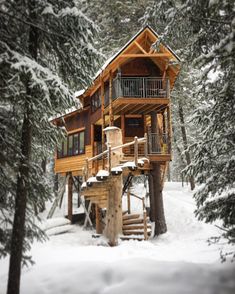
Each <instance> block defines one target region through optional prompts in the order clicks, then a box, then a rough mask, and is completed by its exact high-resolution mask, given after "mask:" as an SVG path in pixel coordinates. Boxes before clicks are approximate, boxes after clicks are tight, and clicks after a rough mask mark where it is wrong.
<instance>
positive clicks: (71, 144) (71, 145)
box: [68, 135, 73, 155]
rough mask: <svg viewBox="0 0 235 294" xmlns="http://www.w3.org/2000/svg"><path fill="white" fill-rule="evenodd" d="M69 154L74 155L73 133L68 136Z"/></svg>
mask: <svg viewBox="0 0 235 294" xmlns="http://www.w3.org/2000/svg"><path fill="white" fill-rule="evenodd" d="M68 155H73V135H71V136H69V137H68Z"/></svg>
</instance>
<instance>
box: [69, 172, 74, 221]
mask: <svg viewBox="0 0 235 294" xmlns="http://www.w3.org/2000/svg"><path fill="white" fill-rule="evenodd" d="M72 218H73V178H72V175H71V174H70V175H69V179H68V219H69V220H70V221H71V222H72Z"/></svg>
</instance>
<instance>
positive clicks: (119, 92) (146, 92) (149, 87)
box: [112, 77, 170, 99]
mask: <svg viewBox="0 0 235 294" xmlns="http://www.w3.org/2000/svg"><path fill="white" fill-rule="evenodd" d="M169 89H170V87H169V79H162V78H153V77H151V78H144V77H138V78H129V77H117V78H116V79H114V80H113V95H112V96H113V99H116V98H118V97H133V98H166V97H169Z"/></svg>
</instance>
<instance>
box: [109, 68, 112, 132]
mask: <svg viewBox="0 0 235 294" xmlns="http://www.w3.org/2000/svg"><path fill="white" fill-rule="evenodd" d="M112 95H113V75H112V72H110V73H109V125H110V126H113V96H112Z"/></svg>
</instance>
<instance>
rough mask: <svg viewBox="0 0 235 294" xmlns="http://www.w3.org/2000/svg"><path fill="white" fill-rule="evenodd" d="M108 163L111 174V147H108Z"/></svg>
mask: <svg viewBox="0 0 235 294" xmlns="http://www.w3.org/2000/svg"><path fill="white" fill-rule="evenodd" d="M108 150H109V152H108V162H109V173H111V168H112V150H111V146H110V145H109V146H108Z"/></svg>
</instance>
